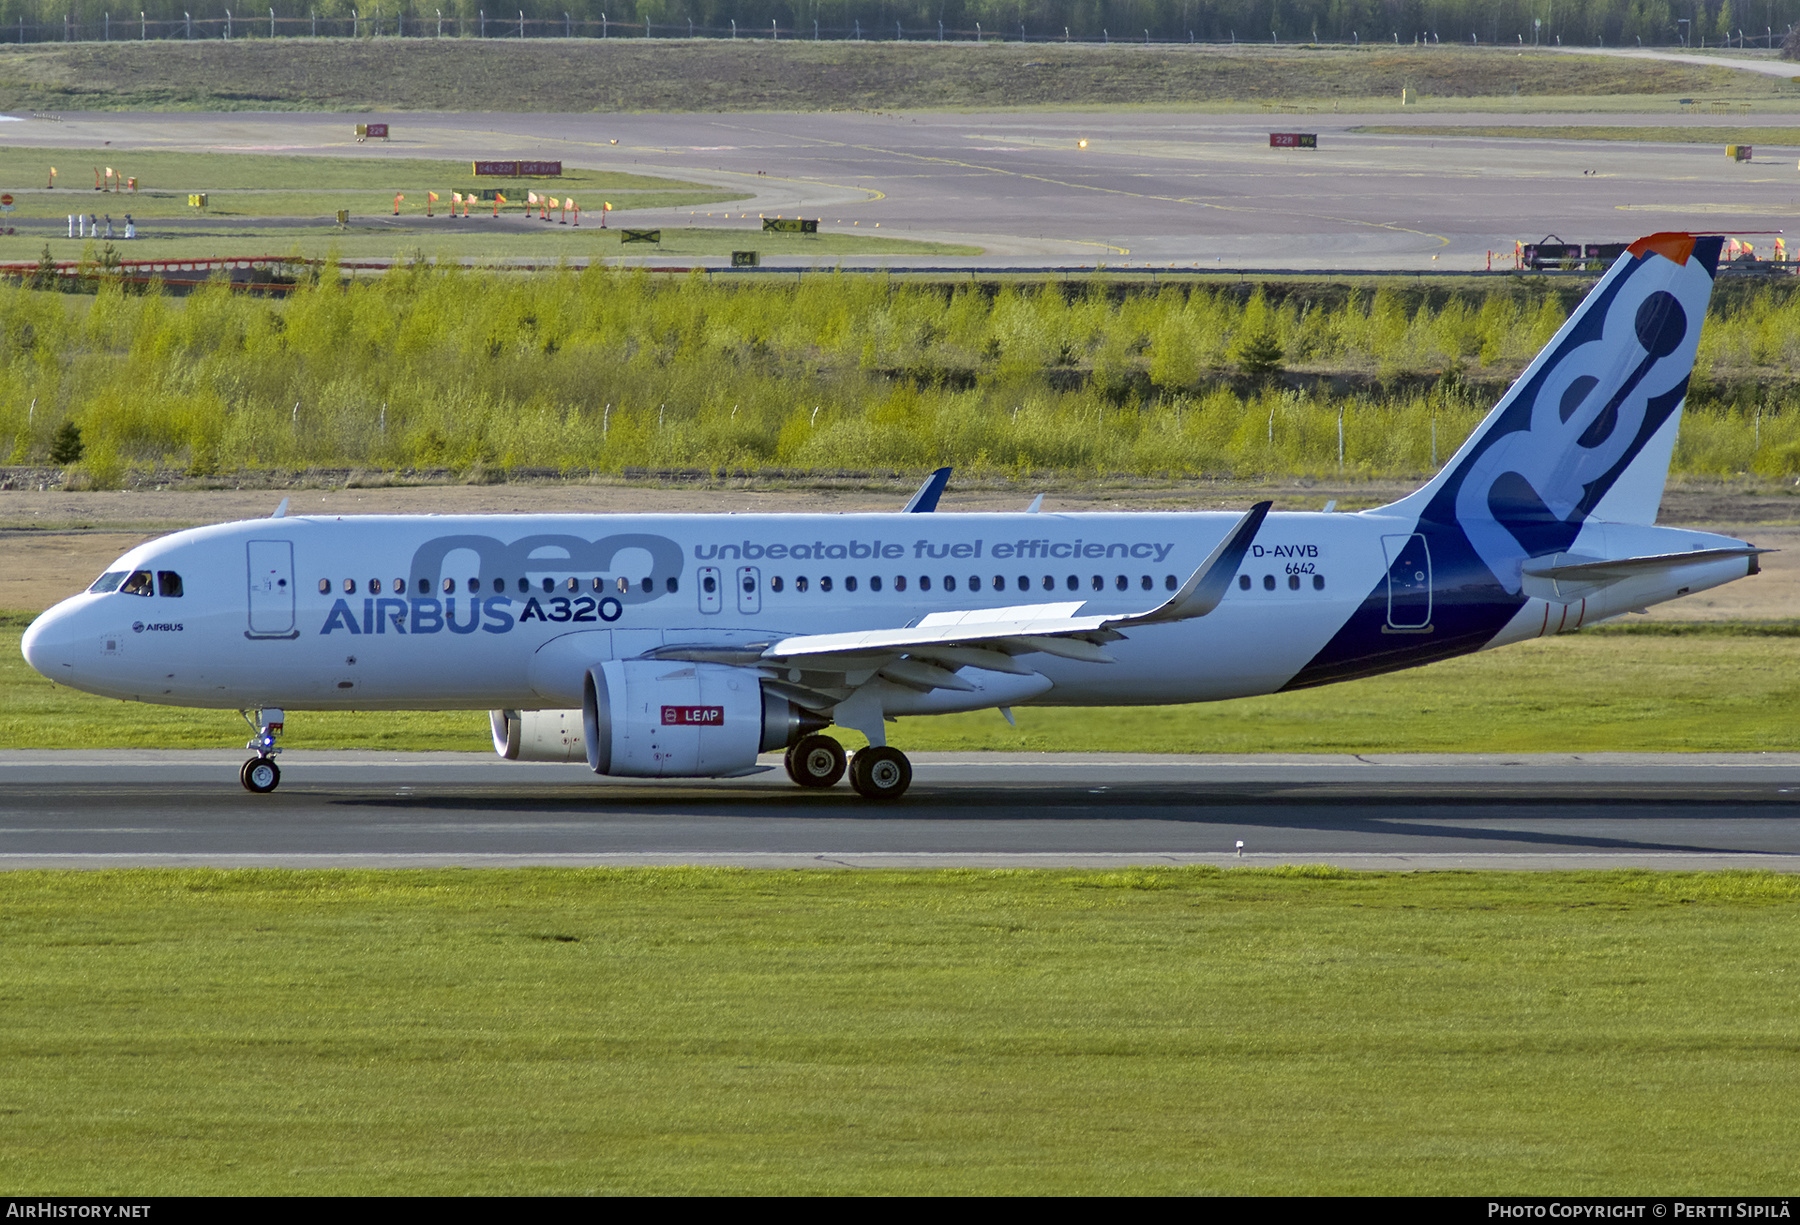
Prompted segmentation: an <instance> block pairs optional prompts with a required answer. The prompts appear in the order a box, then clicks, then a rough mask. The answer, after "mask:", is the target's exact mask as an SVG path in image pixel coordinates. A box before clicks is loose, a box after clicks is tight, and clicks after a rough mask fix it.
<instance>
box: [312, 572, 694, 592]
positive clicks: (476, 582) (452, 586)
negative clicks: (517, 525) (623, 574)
mask: <svg viewBox="0 0 1800 1225" xmlns="http://www.w3.org/2000/svg"><path fill="white" fill-rule="evenodd" d="M587 583H588V585H589V587H591V588H592V589H593V590H594V591H614V590H616V591H617V592H618V593H619V594H620V595H624V594H625V593H626V592H628V591H630V590H631V580H630V579H628V578H616V579H608V578H599V577H596V578H592V579H589V580H587ZM558 585H559V584H558V581H557V580H556V579H553V578H545V579H543V580H542V582H541V585H540V587H539V588H538V589H540V590H542V591H543V593H544V594H545V595H550V594H551V593H552V592H554V591H556V589H557V587H558ZM560 585H561V586H562V587H563V589H564V590H567V591H580V590H581V587H582V580H581V579H579V578H576V577H574V576H573V575H571V576H570V577H569V578H567V579H564V580H562V582H561V584H560ZM439 586H440V587H441V588H442V590H443V593H444V594H445V595H455V594H456V586H457V584H456V580H455V579H453V578H447V579H444V580H443V581H442V583H440V584H439ZM342 587H343V592H344V594H345V595H355V594H356V580H355V579H353V578H347V579H345V580H344V581H343V584H342ZM417 587H418V593H419V594H420V595H430V594H431V580H430V579H428V578H421V579H418V580H417ZM487 588H488V590H490V591H492V592H494V593H495V594H496V595H504V594H505V593H506V580H505V579H503V578H495V579H488V580H487ZM518 588H519V594H520V595H529V594H530V593H531V591H532V590H533V587H532V583H531V580H530V579H525V578H522V579H520V580H519V584H518ZM466 589H467V590H468V592H469V593H470V594H471V595H474V594H476V593H478V592H480V591H481V590H482V580H481V579H479V578H472V579H470V580H468V583H467V585H466ZM680 589H681V584H680V582H679V581H677V580H676V579H675V577H674V576H672V575H671V576H670V577H669V578H666V579H664V580H663V590H664V591H666V592H668V593H669V594H670V595H673V594H675V592H677V591H679V590H680ZM381 590H382V588H381V580H380V579H378V578H372V579H370V580H369V583H368V592H369V594H370V595H380V594H381ZM391 590H392V591H393V593H394V594H395V595H405V594H406V591H407V582H406V580H405V579H403V578H397V579H395V580H394V584H393V587H392V588H391ZM638 590H640V591H642V592H643V593H644V594H645V595H649V594H650V593H651V592H653V591H655V590H656V580H655V579H651V578H645V579H643V580H642V581H640V582H639V584H638ZM319 594H320V595H330V594H331V580H330V579H328V578H322V579H320V580H319Z"/></svg>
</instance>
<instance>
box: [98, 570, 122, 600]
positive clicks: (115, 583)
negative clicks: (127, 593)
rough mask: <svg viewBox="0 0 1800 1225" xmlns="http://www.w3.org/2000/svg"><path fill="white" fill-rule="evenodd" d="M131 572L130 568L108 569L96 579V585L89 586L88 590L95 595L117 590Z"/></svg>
mask: <svg viewBox="0 0 1800 1225" xmlns="http://www.w3.org/2000/svg"><path fill="white" fill-rule="evenodd" d="M129 573H130V571H128V570H108V571H107V572H106V573H105V574H102V575H101V576H100V577H99V578H97V579H95V580H94V585H93V586H92V587H89V588H88V591H89V592H90V593H92V594H94V595H105V594H106V593H107V592H109V591H117V590H118V589H119V584H120V583H122V582H124V581H125V576H126V575H127V574H129Z"/></svg>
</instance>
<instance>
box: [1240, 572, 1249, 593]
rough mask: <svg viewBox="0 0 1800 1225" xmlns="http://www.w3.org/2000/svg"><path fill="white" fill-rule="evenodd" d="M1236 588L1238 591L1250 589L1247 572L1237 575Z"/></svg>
mask: <svg viewBox="0 0 1800 1225" xmlns="http://www.w3.org/2000/svg"><path fill="white" fill-rule="evenodd" d="M1238 590H1239V591H1248V590H1250V576H1249V575H1248V574H1240V575H1238Z"/></svg>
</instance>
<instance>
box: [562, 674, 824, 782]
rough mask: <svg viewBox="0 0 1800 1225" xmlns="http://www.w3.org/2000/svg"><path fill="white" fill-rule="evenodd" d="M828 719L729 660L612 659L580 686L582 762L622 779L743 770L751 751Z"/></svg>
mask: <svg viewBox="0 0 1800 1225" xmlns="http://www.w3.org/2000/svg"><path fill="white" fill-rule="evenodd" d="M828 722H829V720H827V719H825V718H824V717H823V716H821V715H816V714H813V713H812V712H811V711H807V710H804V709H802V708H800V707H798V706H795V705H794V704H793V703H791V702H789V701H788V700H787V699H786V698H783V697H779V696H777V695H775V694H773V693H769V692H765V691H764V689H763V685H762V678H761V677H759V676H758V675H757V674H756V673H755V672H752V671H750V670H749V669H747V668H737V667H732V666H730V665H728V664H700V663H682V662H679V661H676V660H655V659H624V660H611V661H609V662H607V663H604V664H601V665H600V666H599V667H596V668H592V669H590V670H589V671H588V674H587V677H586V679H585V681H584V682H583V685H582V731H583V733H584V736H585V740H586V748H587V763H588V765H589V767H591V768H592V769H593V771H594V773H596V774H612V775H619V776H623V777H628V778H719V777H728V776H731V775H738V774H748V773H751V772H752V771H754V770H755V769H756V755H757V754H758V753H762V752H767V751H769V750H771V749H781V748H786V747H787V746H788V745H791V744H793V743H794V742H795V741H797V740H799V739H800V737H802V736H804V735H806V734H807V733H809V732H815V731H818V730H819V729H821V728H823V727H825V726H826V724H827V723H828Z"/></svg>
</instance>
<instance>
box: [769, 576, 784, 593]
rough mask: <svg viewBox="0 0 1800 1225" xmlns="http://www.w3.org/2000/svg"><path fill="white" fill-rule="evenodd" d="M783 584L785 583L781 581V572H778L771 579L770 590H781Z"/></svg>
mask: <svg viewBox="0 0 1800 1225" xmlns="http://www.w3.org/2000/svg"><path fill="white" fill-rule="evenodd" d="M782 586H783V583H782V581H781V576H780V575H779V574H777V575H776V576H775V577H774V578H772V579H770V580H769V590H770V591H780V590H781V588H782Z"/></svg>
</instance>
